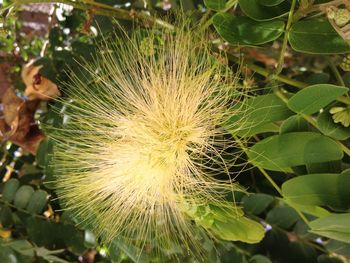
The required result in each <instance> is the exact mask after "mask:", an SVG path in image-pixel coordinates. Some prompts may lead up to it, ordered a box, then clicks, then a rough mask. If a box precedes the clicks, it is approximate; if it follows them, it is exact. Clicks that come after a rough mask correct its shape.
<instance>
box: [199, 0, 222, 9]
mask: <svg viewBox="0 0 350 263" xmlns="http://www.w3.org/2000/svg"><path fill="white" fill-rule="evenodd" d="M226 3H227V0H204V4H205V6H206V7H208V8H209V9H212V10H215V11H220V10H222V9H224V8H225V7H226Z"/></svg>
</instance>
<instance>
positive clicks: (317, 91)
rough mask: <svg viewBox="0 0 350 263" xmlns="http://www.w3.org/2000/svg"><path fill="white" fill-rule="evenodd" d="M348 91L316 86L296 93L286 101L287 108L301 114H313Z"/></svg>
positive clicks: (331, 86) (342, 88)
mask: <svg viewBox="0 0 350 263" xmlns="http://www.w3.org/2000/svg"><path fill="white" fill-rule="evenodd" d="M347 91H348V89H347V88H345V87H340V86H336V85H332V84H316V85H312V86H309V87H307V88H305V89H302V90H301V91H299V92H297V93H296V94H295V95H294V96H293V97H292V98H290V99H289V101H288V107H289V108H290V109H291V110H293V111H295V112H297V113H303V114H313V113H315V112H318V111H319V110H320V109H322V108H323V107H325V106H327V105H328V104H329V103H331V102H332V101H334V100H335V99H336V98H338V97H340V96H342V95H344V94H345V93H346V92H347Z"/></svg>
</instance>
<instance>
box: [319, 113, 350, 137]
mask: <svg viewBox="0 0 350 263" xmlns="http://www.w3.org/2000/svg"><path fill="white" fill-rule="evenodd" d="M317 128H318V129H319V130H320V132H322V133H323V134H324V135H327V136H329V137H332V138H334V139H336V140H341V141H342V140H346V139H348V138H349V137H350V129H349V128H348V127H344V126H343V125H341V124H340V123H334V120H333V119H332V114H330V113H329V109H325V110H324V111H323V112H322V113H321V114H319V115H318V117H317Z"/></svg>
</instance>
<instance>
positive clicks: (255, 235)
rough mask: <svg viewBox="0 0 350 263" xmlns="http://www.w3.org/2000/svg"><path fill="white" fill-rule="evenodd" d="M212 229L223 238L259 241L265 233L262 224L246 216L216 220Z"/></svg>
mask: <svg viewBox="0 0 350 263" xmlns="http://www.w3.org/2000/svg"><path fill="white" fill-rule="evenodd" d="M210 231H211V232H212V233H213V234H214V235H216V236H217V237H219V238H220V239H223V240H229V241H242V242H245V243H250V244H252V243H258V242H260V241H261V240H262V238H263V237H264V235H265V229H264V228H263V226H262V225H261V224H259V223H258V222H255V221H253V220H251V219H249V218H246V217H239V218H230V220H229V221H227V222H221V221H215V222H214V223H213V225H212V227H211V228H210Z"/></svg>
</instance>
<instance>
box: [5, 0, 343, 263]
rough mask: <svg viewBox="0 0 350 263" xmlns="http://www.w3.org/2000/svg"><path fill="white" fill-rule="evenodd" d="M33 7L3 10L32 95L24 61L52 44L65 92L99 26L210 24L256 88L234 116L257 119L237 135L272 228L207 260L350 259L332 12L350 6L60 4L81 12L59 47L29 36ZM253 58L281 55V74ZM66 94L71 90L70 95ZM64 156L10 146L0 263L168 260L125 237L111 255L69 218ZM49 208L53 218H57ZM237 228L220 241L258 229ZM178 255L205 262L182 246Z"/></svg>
mask: <svg viewBox="0 0 350 263" xmlns="http://www.w3.org/2000/svg"><path fill="white" fill-rule="evenodd" d="M33 2H40V1H28V0H24V1H17V2H16V1H15V2H5V3H4V7H5V8H6V7H8V6H11V4H17V5H15V7H16V8H17V10H11V11H12V12H11V13H8V12H7V11H8V9H7V11H6V12H5V13H3V15H4V16H7V17H6V22H5V24H4V29H5V30H6V31H5V32H3V34H2V35H1V38H0V45H1V50H2V51H3V52H6V53H8V54H10V53H11V52H13V47H14V43H15V42H16V43H17V44H18V46H19V47H20V50H19V54H18V55H17V58H7V59H14V60H15V66H13V68H12V71H11V78H12V80H13V83H14V85H15V87H16V88H17V90H18V91H21V90H22V91H23V84H22V83H21V79H20V73H19V72H20V64H21V63H22V62H24V61H27V60H28V59H29V58H37V57H39V56H40V52H41V51H42V46H43V43H44V41H45V40H48V41H49V44H48V46H47V49H46V50H45V55H44V56H43V57H41V58H40V59H38V60H37V62H36V63H37V64H38V65H43V68H42V70H41V72H40V73H41V74H42V75H43V76H45V77H47V78H49V79H51V80H52V81H54V82H56V83H62V81H65V80H67V74H68V75H69V72H70V71H72V70H74V71H77V72H79V67H78V66H77V64H76V60H75V59H77V60H79V59H81V58H85V59H89V58H91V56H92V55H93V53H94V49H95V45H94V43H96V42H94V41H96V40H97V41H98V39H99V37H100V36H95V35H94V34H93V32H90V31H89V28H90V26H95V27H96V25H98V27H99V28H100V30H101V31H102V33H104V34H109V33H111V32H113V31H114V30H115V28H116V27H115V24H116V23H117V22H119V23H121V24H122V25H123V26H125V28H127V30H132V28H137V27H138V26H145V25H148V24H150V23H153V22H154V20H153V19H152V17H158V18H160V19H161V18H162V16H164V15H167V12H166V11H165V10H164V8H163V7H165V6H166V5H171V9H172V10H173V9H177V8H180V7H182V9H183V10H184V11H185V12H190V13H191V14H192V15H193V17H196V19H203V20H204V21H205V23H206V24H207V26H208V27H209V29H210V30H211V32H212V37H213V39H208V41H212V40H213V41H214V43H216V44H217V46H220V47H221V48H222V49H223V50H224V52H226V54H227V59H228V63H230V65H231V66H232V68H233V69H237V68H239V69H240V72H241V75H240V85H242V86H247V87H251V91H250V92H249V95H250V98H249V99H248V101H247V102H246V104H245V106H244V107H246V110H245V111H244V114H242V116H232V118H231V122H232V123H231V124H234V123H235V122H236V121H237V120H239V119H242V118H245V125H244V126H243V127H240V130H239V132H237V131H236V129H233V130H232V136H236V137H241V138H245V139H246V141H247V143H246V144H244V145H242V147H243V148H244V149H245V152H246V156H245V157H244V158H245V159H247V160H249V168H250V169H246V170H245V171H244V172H242V173H241V174H240V175H239V176H238V177H237V181H238V182H239V184H240V185H242V186H244V187H245V188H246V189H247V192H248V193H247V194H243V193H237V194H236V196H235V200H236V202H237V203H238V204H240V205H241V206H242V209H243V211H244V213H245V215H246V216H247V217H249V218H250V219H252V220H254V221H256V222H260V223H261V224H262V225H263V226H264V227H265V236H264V238H263V240H262V241H261V242H260V243H257V244H247V243H245V242H229V241H220V240H217V241H216V242H215V243H216V244H214V241H212V240H203V246H204V247H205V249H206V250H207V251H209V252H212V253H211V254H212V256H211V257H210V258H208V259H207V261H205V262H223V263H224V262H227V263H228V262H233V263H240V262H242V263H243V262H252V263H269V262H278V263H289V262H290V263H295V262H298V263H303V262H305V263H313V262H315V263H316V262H318V263H331V262H334V263H336V262H348V260H349V259H350V213H349V208H350V169H349V168H350V140H349V138H350V128H349V122H350V98H349V87H350V73H349V72H346V71H345V70H347V69H348V68H349V67H346V63H345V62H346V58H347V57H346V56H347V53H348V52H350V45H349V42H350V40H349V39H346V38H345V39H344V35H345V36H346V34H341V33H342V32H340V33H339V32H337V31H336V30H335V28H334V21H335V20H336V18H334V17H331V18H330V16H329V15H328V17H327V14H326V13H327V12H328V11H327V10H329V9H327V8H329V7H335V6H338V8H341V9H345V8H346V6H345V5H341V4H342V2H341V1H340V2H339V1H327V0H315V1H313V0H298V1H297V0H238V1H236V0H228V1H226V0H204V2H202V1H200V0H183V1H175V0H172V1H155V0H152V1H131V4H130V5H127V4H126V3H128V2H130V1H125V0H120V1H118V0H99V1H96V2H95V1H91V0H82V1H76V2H74V1H70V0H62V1H57V2H60V3H65V4H71V5H72V6H74V7H75V8H74V9H73V10H72V11H62V17H63V19H61V20H59V21H58V23H57V24H56V25H54V26H53V27H52V28H51V29H50V33H49V35H48V36H47V38H43V37H42V38H40V37H37V38H34V39H30V40H29V39H28V38H26V37H25V36H23V35H20V34H19V31H20V28H21V27H22V24H21V21H20V20H18V19H17V15H18V14H19V12H20V7H19V4H23V3H33ZM52 2H55V1H52ZM165 2H166V3H165ZM344 3H347V2H346V1H344ZM348 4H349V3H348ZM57 10H62V9H61V7H59V6H57ZM131 10H132V11H131ZM146 11H147V12H148V13H149V14H150V16H148V14H146ZM349 20H350V18H349ZM332 23H333V24H332ZM338 30H340V31H341V30H343V29H342V27H339V28H338ZM345 33H346V32H345ZM250 51H254V52H256V53H254V54H265V56H266V57H270V58H274V59H275V65H274V66H271V65H270V64H268V63H267V62H266V60H264V59H261V57H260V58H259V57H258V56H256V57H255V56H254V55H249V54H252V53H249V52H250ZM344 63H345V64H344ZM340 65H341V67H340ZM60 88H61V90H62V92H63V93H64V92H65V90H67V89H69V86H64V85H62V86H61V85H60ZM52 104H55V105H52ZM52 106H55V107H58V108H59V107H60V105H58V103H57V102H56V103H49V104H46V103H44V104H43V105H42V107H41V109H40V111H38V112H37V121H38V122H40V123H46V124H51V125H53V126H55V127H60V126H61V125H62V122H63V120H64V118H63V116H62V115H59V114H57V113H56V112H55V111H53V110H52ZM230 127H232V125H230ZM46 132H47V133H49V132H50V130H46ZM52 149H53V142H52V141H50V140H45V141H43V142H42V143H41V145H40V147H39V149H38V152H37V154H36V156H33V155H29V154H25V153H23V152H22V151H21V149H20V148H19V147H18V146H16V145H15V144H12V143H11V142H4V143H3V144H2V147H1V155H2V160H1V164H2V165H1V168H0V178H5V177H6V178H8V177H9V175H11V176H10V177H11V179H10V180H7V181H6V182H3V183H1V184H0V193H1V197H0V262H1V263H7V262H10V263H15V262H133V261H136V260H137V259H139V262H164V261H160V259H157V258H154V257H153V258H152V257H150V256H149V255H148V254H147V251H143V252H140V251H139V250H138V249H137V248H134V247H130V246H128V247H127V246H125V245H124V244H123V243H121V242H120V241H119V240H115V241H114V242H113V243H112V245H111V246H109V247H107V246H105V245H104V244H101V243H99V240H96V238H95V236H94V235H93V233H92V232H90V231H89V230H88V229H81V228H80V227H79V226H77V225H76V223H77V222H76V221H75V220H74V218H73V217H71V215H69V213H67V212H62V211H61V210H60V208H61V207H60V204H59V200H57V198H56V195H55V189H54V187H53V185H51V184H50V181H51V180H52V178H53V170H52V167H51V166H50V154H51V153H52ZM44 211H46V212H48V211H51V214H50V216H49V218H48V217H47V216H45V214H44ZM203 211H204V210H203ZM197 213H200V212H197ZM203 213H204V212H203ZM197 216H198V218H199V217H200V218H204V219H205V218H206V217H205V216H210V215H208V214H206V215H205V216H204V214H198V215H197ZM204 219H203V220H204ZM208 220H209V219H208ZM237 222H238V221H237V220H234V219H233V218H228V219H227V224H225V228H224V231H223V233H221V234H220V233H219V236H220V235H221V236H225V235H229V236H230V237H232V236H234V237H236V236H239V235H240V236H242V235H243V236H244V234H245V233H247V232H249V231H248V230H247V226H248V223H247V224H245V223H244V222H243V223H242V222H238V223H237ZM202 223H203V224H205V223H206V222H202ZM9 233H10V235H9V236H8V235H7V234H9ZM253 235H254V233H253ZM246 239H248V238H246ZM240 240H243V241H244V240H245V238H240ZM214 246H215V247H216V249H215V248H214ZM167 254H169V255H173V254H177V258H178V259H179V261H181V262H196V261H195V260H194V259H192V258H191V257H189V256H187V255H183V254H179V250H177V248H175V247H174V248H172V249H170V250H169V251H167ZM139 255H141V256H140V257H139ZM166 262H172V261H171V260H170V259H169V261H166Z"/></svg>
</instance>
